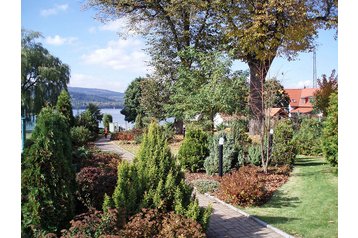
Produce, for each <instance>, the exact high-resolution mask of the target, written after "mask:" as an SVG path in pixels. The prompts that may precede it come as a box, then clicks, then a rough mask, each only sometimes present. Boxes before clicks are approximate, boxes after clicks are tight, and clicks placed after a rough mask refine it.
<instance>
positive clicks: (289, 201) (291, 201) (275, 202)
mask: <svg viewBox="0 0 358 238" xmlns="http://www.w3.org/2000/svg"><path fill="white" fill-rule="evenodd" d="M278 198H279V199H278ZM299 203H300V199H299V198H298V197H290V196H287V195H286V194H285V193H284V192H282V191H279V190H278V191H276V192H275V194H274V196H273V197H272V198H271V202H270V206H269V207H273V208H282V207H297V206H298V204H299Z"/></svg>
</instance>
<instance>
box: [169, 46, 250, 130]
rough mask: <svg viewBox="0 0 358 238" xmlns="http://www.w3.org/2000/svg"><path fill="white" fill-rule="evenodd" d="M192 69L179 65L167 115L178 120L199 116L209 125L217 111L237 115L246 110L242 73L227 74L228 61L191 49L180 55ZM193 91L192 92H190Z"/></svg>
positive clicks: (222, 57)
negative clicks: (187, 61) (190, 63)
mask: <svg viewBox="0 0 358 238" xmlns="http://www.w3.org/2000/svg"><path fill="white" fill-rule="evenodd" d="M180 56H181V57H182V58H185V59H188V60H190V61H191V62H193V64H194V65H195V66H192V67H190V66H189V65H181V66H180V67H179V69H178V74H179V78H178V80H177V81H176V82H175V84H174V86H173V92H172V93H171V95H170V97H171V98H170V101H171V102H172V103H170V105H168V110H169V112H170V113H171V114H172V115H174V116H176V117H180V118H187V119H189V118H193V117H194V116H196V115H198V114H201V115H202V116H203V120H207V121H209V122H210V123H211V129H213V128H214V125H213V118H214V116H215V114H216V113H218V112H225V113H230V114H232V113H238V112H243V111H245V110H246V107H247V93H248V87H247V83H246V81H245V76H247V75H246V74H245V73H243V72H234V73H233V72H231V70H230V67H231V64H232V61H231V59H229V58H228V57H225V56H224V55H223V54H221V53H219V52H214V53H203V52H198V51H196V50H195V49H193V48H188V49H186V50H184V51H182V52H180ZM192 92H195V93H192Z"/></svg>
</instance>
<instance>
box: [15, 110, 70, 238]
mask: <svg viewBox="0 0 358 238" xmlns="http://www.w3.org/2000/svg"><path fill="white" fill-rule="evenodd" d="M32 139H33V141H34V144H33V145H31V147H30V148H27V149H26V150H25V152H24V166H23V171H22V174H21V190H22V191H21V192H22V204H21V211H22V229H23V234H24V236H26V234H30V236H37V235H39V233H41V232H47V233H48V232H58V231H59V229H60V228H63V227H64V226H65V225H67V223H68V221H69V220H70V219H71V218H72V216H73V212H74V192H75V172H74V170H73V169H72V165H71V164H72V162H71V150H72V146H71V140H70V131H69V127H68V123H67V121H66V118H65V117H64V116H63V115H62V114H61V113H59V112H57V111H55V110H53V109H51V108H43V109H42V110H41V112H40V114H39V115H38V118H37V123H36V127H35V129H34V132H33V134H32Z"/></svg>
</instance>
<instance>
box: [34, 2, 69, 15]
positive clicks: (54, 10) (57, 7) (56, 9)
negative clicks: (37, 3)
mask: <svg viewBox="0 0 358 238" xmlns="http://www.w3.org/2000/svg"><path fill="white" fill-rule="evenodd" d="M67 9H68V4H62V5H55V6H54V7H53V8H48V9H43V10H41V12H40V14H41V16H44V17H47V16H50V15H56V14H58V13H59V12H61V11H63V12H64V11H66V10H67Z"/></svg>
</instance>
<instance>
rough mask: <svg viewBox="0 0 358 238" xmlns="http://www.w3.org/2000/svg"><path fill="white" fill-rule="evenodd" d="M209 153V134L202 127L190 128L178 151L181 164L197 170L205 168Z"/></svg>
mask: <svg viewBox="0 0 358 238" xmlns="http://www.w3.org/2000/svg"><path fill="white" fill-rule="evenodd" d="M208 155H209V148H208V136H207V134H206V133H205V132H204V131H203V130H201V129H188V130H187V132H186V133H185V138H184V141H183V144H182V145H181V146H180V148H179V152H178V159H179V161H180V164H181V166H182V167H183V168H185V169H188V170H190V171H191V172H196V171H198V170H200V169H203V168H204V161H205V158H206V157H207V156H208Z"/></svg>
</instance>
